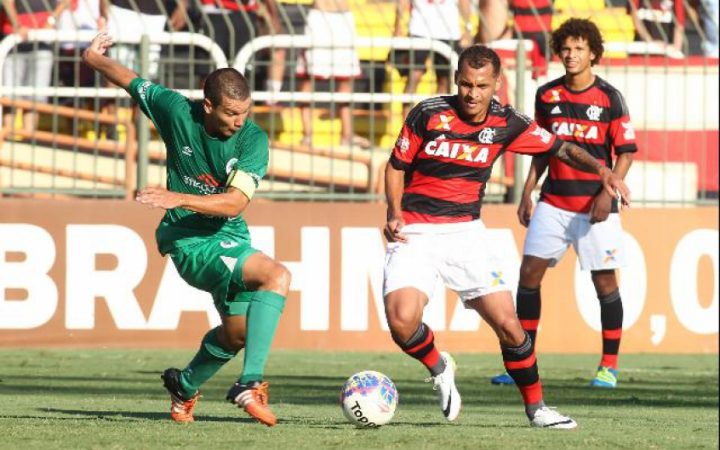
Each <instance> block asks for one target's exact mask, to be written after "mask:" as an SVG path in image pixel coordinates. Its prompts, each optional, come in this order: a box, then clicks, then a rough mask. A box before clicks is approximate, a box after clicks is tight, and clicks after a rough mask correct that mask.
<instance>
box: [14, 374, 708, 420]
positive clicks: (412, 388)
mask: <svg viewBox="0 0 720 450" xmlns="http://www.w3.org/2000/svg"><path fill="white" fill-rule="evenodd" d="M159 374H160V371H159V370H158V371H154V370H143V371H132V372H122V371H121V372H119V373H118V374H116V375H115V376H113V377H100V376H98V377H92V376H67V375H65V376H64V375H62V374H53V375H52V377H50V378H48V377H47V376H38V375H29V376H28V375H24V376H7V375H5V376H3V382H2V384H1V386H2V392H3V394H5V395H41V396H42V395H51V396H78V395H79V396H82V397H87V396H112V397H117V396H124V397H128V398H134V397H142V398H144V399H158V400H160V399H165V398H166V395H167V394H166V392H165V390H164V389H163V388H162V384H161V381H160V379H159ZM118 375H120V376H118ZM123 375H125V376H123ZM234 376H235V374H232V373H229V372H228V373H226V374H221V375H220V376H217V377H216V378H214V379H213V380H211V381H210V382H209V383H207V384H206V385H205V386H203V389H202V391H203V395H204V396H205V397H206V398H207V399H217V400H220V399H224V398H225V392H226V390H227V388H228V387H229V386H230V385H232V383H233V382H234V380H235V378H234ZM394 380H395V383H396V385H397V387H398V391H399V394H400V402H401V404H406V405H427V407H428V408H433V407H435V402H436V399H435V393H434V392H433V391H432V388H431V386H430V385H429V384H427V383H423V382H422V381H421V380H418V379H415V378H409V377H402V376H398V377H395V379H394ZM268 381H270V383H271V392H270V393H271V402H273V403H275V402H277V403H286V404H292V405H306V406H313V405H337V404H339V395H340V389H341V387H342V385H343V383H344V382H345V378H344V377H338V376H328V375H300V374H297V375H296V374H287V373H285V374H282V373H280V374H278V373H274V374H271V375H269V376H268ZM543 381H544V383H543V385H544V386H543V387H544V391H545V397H546V399H547V401H548V403H549V404H553V405H582V406H623V405H642V406H649V407H667V408H673V407H677V408H713V409H716V408H717V407H718V387H717V382H716V381H714V382H713V379H712V377H693V378H692V380H682V379H675V378H672V379H668V378H662V379H653V380H642V381H632V380H629V381H627V382H623V381H622V380H621V382H620V385H619V386H618V388H617V389H597V388H590V387H589V386H588V385H587V380H584V379H576V380H568V379H563V380H558V379H553V378H546V379H544V380H543ZM458 388H459V390H460V392H461V394H462V396H463V403H464V404H465V405H466V406H477V407H488V406H489V405H497V404H501V405H516V404H517V405H518V406H519V407H520V406H521V403H520V395H519V393H518V391H517V389H516V388H515V387H514V386H493V385H491V384H490V382H489V380H486V379H479V380H478V379H477V378H474V379H473V378H463V377H459V378H458ZM107 414H114V415H118V414H125V413H118V412H117V411H108V412H107ZM128 414H131V413H128ZM160 416H161V417H166V416H165V415H160ZM228 420H234V419H228Z"/></svg>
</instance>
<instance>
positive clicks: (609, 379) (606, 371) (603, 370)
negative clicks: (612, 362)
mask: <svg viewBox="0 0 720 450" xmlns="http://www.w3.org/2000/svg"><path fill="white" fill-rule="evenodd" d="M617 376H618V373H617V370H616V369H612V368H610V367H606V366H600V367H598V371H597V375H595V378H593V380H592V381H591V382H590V386H592V387H602V388H610V389H612V388H614V387H616V386H617Z"/></svg>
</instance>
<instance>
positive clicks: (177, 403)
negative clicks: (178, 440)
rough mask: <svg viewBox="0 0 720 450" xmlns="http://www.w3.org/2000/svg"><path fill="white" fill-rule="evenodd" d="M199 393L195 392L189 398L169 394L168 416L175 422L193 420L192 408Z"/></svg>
mask: <svg viewBox="0 0 720 450" xmlns="http://www.w3.org/2000/svg"><path fill="white" fill-rule="evenodd" d="M199 398H200V394H195V396H193V398H191V399H190V400H182V399H179V398H177V397H175V396H174V395H171V396H170V401H171V402H172V403H171V404H170V417H171V418H172V420H174V421H175V422H181V423H185V422H194V421H195V418H194V417H193V410H194V409H195V405H196V404H197V401H198V399H199Z"/></svg>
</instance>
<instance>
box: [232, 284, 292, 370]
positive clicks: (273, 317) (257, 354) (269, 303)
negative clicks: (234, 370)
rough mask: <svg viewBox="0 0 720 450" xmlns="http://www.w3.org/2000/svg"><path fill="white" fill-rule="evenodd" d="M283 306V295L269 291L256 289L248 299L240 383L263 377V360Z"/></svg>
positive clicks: (270, 344) (266, 355)
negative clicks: (250, 298) (243, 359)
mask: <svg viewBox="0 0 720 450" xmlns="http://www.w3.org/2000/svg"><path fill="white" fill-rule="evenodd" d="M284 306H285V297H283V296H282V295H280V294H276V293H275V292H270V291H257V292H256V293H255V295H254V296H253V297H252V300H250V307H249V308H248V313H247V336H246V338H245V363H244V364H243V372H242V376H241V377H240V382H241V383H247V382H249V381H259V380H262V379H263V374H264V372H265V362H266V361H267V358H268V353H270V347H271V346H272V341H273V338H274V337H275V330H276V329H277V325H278V322H279V321H280V315H281V314H282V311H283V307H284Z"/></svg>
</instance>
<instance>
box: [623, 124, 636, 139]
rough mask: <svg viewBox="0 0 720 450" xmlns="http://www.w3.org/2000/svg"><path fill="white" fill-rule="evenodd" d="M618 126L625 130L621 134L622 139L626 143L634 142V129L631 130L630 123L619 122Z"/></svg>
mask: <svg viewBox="0 0 720 450" xmlns="http://www.w3.org/2000/svg"><path fill="white" fill-rule="evenodd" d="M620 125H622V127H623V128H624V129H625V131H624V132H623V138H625V140H626V141H634V140H635V129H634V128H633V126H632V124H631V123H630V122H620Z"/></svg>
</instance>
